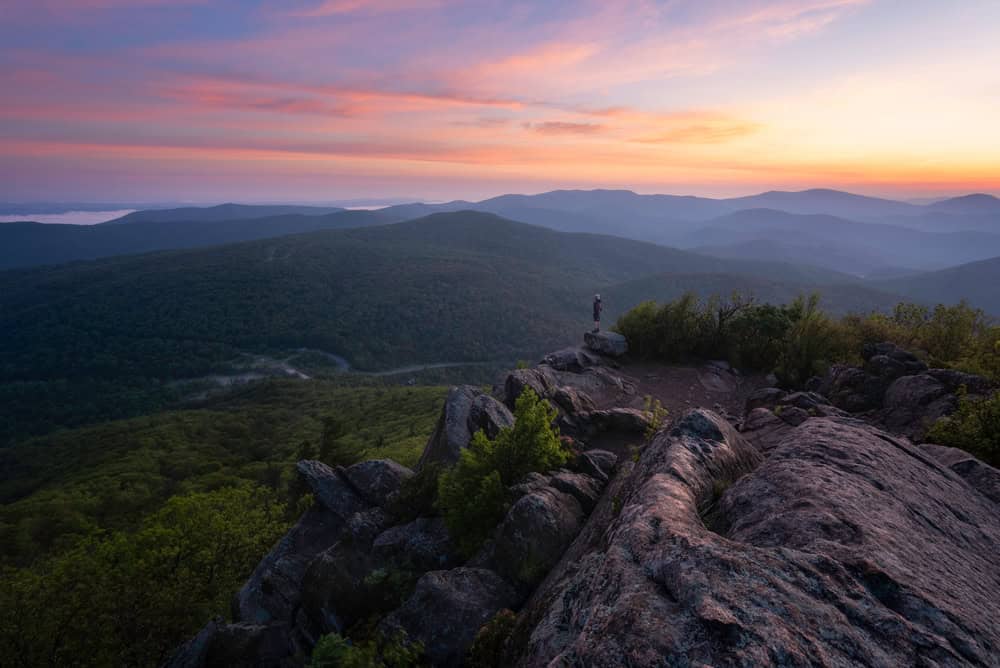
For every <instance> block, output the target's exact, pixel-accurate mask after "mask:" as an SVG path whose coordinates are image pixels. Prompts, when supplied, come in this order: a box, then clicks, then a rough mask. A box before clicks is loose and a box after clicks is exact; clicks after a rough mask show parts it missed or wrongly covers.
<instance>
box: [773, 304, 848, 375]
mask: <svg viewBox="0 0 1000 668" xmlns="http://www.w3.org/2000/svg"><path fill="white" fill-rule="evenodd" d="M788 313H789V316H790V318H791V320H792V326H791V328H790V329H789V330H788V333H787V335H786V336H785V341H784V345H783V347H782V351H781V354H780V356H779V358H778V364H777V366H776V367H775V369H774V372H775V374H776V375H777V376H778V380H779V381H780V382H781V383H782V384H783V385H785V386H788V387H801V386H802V385H803V384H804V383H805V382H806V381H807V380H809V378H811V377H812V376H814V375H817V374H822V373H824V372H825V371H826V370H827V368H829V366H830V364H832V363H833V362H836V361H837V360H841V359H844V358H846V357H848V356H849V355H850V353H851V342H850V339H849V337H848V336H847V335H846V330H845V329H844V327H842V326H841V325H840V324H839V323H836V322H834V321H833V320H831V319H830V318H829V317H828V316H827V315H826V314H825V313H823V312H822V311H821V310H820V309H819V295H818V294H812V295H810V296H809V297H808V298H803V297H799V298H797V299H796V300H795V301H794V302H792V304H791V305H790V306H789V308H788Z"/></svg>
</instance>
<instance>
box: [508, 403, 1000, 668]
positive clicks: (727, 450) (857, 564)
mask: <svg viewBox="0 0 1000 668" xmlns="http://www.w3.org/2000/svg"><path fill="white" fill-rule="evenodd" d="M758 411H760V413H758ZM767 412H768V411H767V410H766V409H764V408H757V409H756V410H755V411H753V412H752V415H753V417H754V420H755V421H758V420H759V417H758V416H761V415H762V414H766V413H767ZM776 427H777V426H776ZM771 433H772V436H773V438H775V439H777V442H769V443H765V444H762V445H763V447H759V448H755V447H753V446H752V445H750V444H749V443H748V442H747V441H745V440H744V439H743V438H742V436H740V435H739V434H737V433H736V432H735V431H733V430H732V428H731V427H730V426H729V425H728V424H727V423H726V422H725V421H724V420H722V419H721V418H719V417H718V416H714V415H712V414H710V413H707V412H705V411H694V412H692V413H689V414H687V415H686V416H684V418H682V420H681V421H680V422H679V423H678V424H677V425H676V427H675V428H674V429H672V430H670V431H663V432H661V433H660V434H659V435H658V436H657V437H656V439H655V440H654V441H653V443H651V444H650V445H649V446H648V447H647V448H646V449H645V450H644V451H643V453H642V456H641V458H640V460H639V461H638V463H636V464H635V466H634V468H632V469H631V472H630V473H629V474H628V477H627V479H626V480H625V481H624V482H623V483H622V484H623V487H622V488H621V489H620V490H618V489H611V490H609V491H608V492H606V493H605V497H607V496H608V495H609V494H610V495H613V496H614V499H613V500H612V507H611V508H608V507H607V506H606V505H604V502H603V501H602V505H601V506H599V508H598V510H597V511H595V513H594V515H592V516H591V520H590V523H596V522H605V523H606V524H603V525H601V524H598V525H597V526H595V527H593V528H592V527H591V526H590V523H588V526H587V527H585V529H584V530H583V532H582V533H581V534H580V537H579V538H578V539H577V541H576V542H574V544H573V546H572V547H571V548H570V549H569V551H568V552H567V554H566V555H565V557H564V558H563V560H561V561H560V563H559V564H558V565H557V566H556V568H555V569H554V571H553V572H552V573H550V574H549V576H548V577H547V578H546V580H545V582H544V583H543V585H542V586H541V587H540V588H539V589H538V590H537V591H536V592H535V593H534V594H533V595H532V598H531V600H530V601H529V602H528V604H527V605H526V606H525V608H524V610H523V611H522V612H521V614H520V615H519V618H518V626H517V628H515V630H514V633H513V635H512V636H511V637H512V640H511V641H510V642H509V644H508V649H507V656H506V657H505V661H504V664H505V665H512V666H514V665H520V666H541V665H586V666H615V665H626V664H627V665H630V666H663V665H690V666H694V665H712V666H750V665H782V666H810V665H823V666H855V665H867V666H915V665H926V666H929V665H939V666H958V665H981V666H995V665H997V649H998V648H1000V627H998V626H997V625H996V624H995V623H994V620H996V619H1000V597H998V596H997V595H996V592H997V591H1000V561H998V560H997V558H996V555H997V554H1000V514H998V513H997V512H996V505H995V504H994V503H993V502H991V501H990V500H989V499H988V498H987V497H986V496H984V495H982V494H980V493H978V492H977V491H976V490H974V489H973V488H972V487H970V486H969V485H968V484H967V483H966V482H965V481H964V480H963V479H962V478H960V477H959V476H958V475H956V473H955V471H953V470H952V469H950V468H948V467H946V466H943V465H942V464H940V463H939V462H938V461H937V460H936V459H934V458H933V457H931V456H930V455H928V454H926V453H925V452H923V451H921V450H920V449H918V448H916V447H915V446H913V445H911V444H910V443H908V442H907V441H906V440H904V439H900V438H898V437H894V436H892V435H890V434H887V433H885V432H883V431H880V430H878V429H876V428H875V427H872V426H870V425H867V424H865V423H862V422H860V421H858V420H854V419H845V418H838V417H833V418H826V417H814V418H811V419H808V420H806V421H805V422H803V423H802V424H800V425H799V426H798V427H791V426H788V425H785V426H784V427H777V428H775V429H773V431H772V432H771ZM760 452H766V453H767V454H766V458H764V457H763V456H762V455H761V454H759V453H760ZM616 484H617V480H616ZM615 500H617V501H615Z"/></svg>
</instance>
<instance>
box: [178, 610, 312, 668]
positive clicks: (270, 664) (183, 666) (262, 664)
mask: <svg viewBox="0 0 1000 668" xmlns="http://www.w3.org/2000/svg"><path fill="white" fill-rule="evenodd" d="M294 653H295V649H294V644H293V643H292V640H291V638H290V636H289V632H288V626H287V625H284V624H270V625H260V624H245V623H237V624H223V623H222V622H219V621H211V622H209V623H208V624H207V625H206V626H205V627H204V628H203V629H202V630H201V631H200V632H199V633H198V635H196V636H195V637H194V638H193V639H191V640H190V641H188V642H187V643H185V644H184V645H181V646H180V647H179V648H178V649H177V651H175V652H174V654H173V655H172V656H171V657H170V658H169V659H167V661H166V662H165V663H164V664H163V665H164V668H203V667H205V666H255V667H259V668H284V667H285V666H291V665H293V664H294V661H293V654H294Z"/></svg>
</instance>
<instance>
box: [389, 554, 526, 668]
mask: <svg viewBox="0 0 1000 668" xmlns="http://www.w3.org/2000/svg"><path fill="white" fill-rule="evenodd" d="M517 600H518V595H517V593H516V592H515V591H514V589H513V588H512V587H511V586H510V585H509V584H508V583H507V582H505V581H504V580H503V578H501V577H500V576H499V575H497V574H496V573H494V572H493V571H489V570H486V569H483V568H453V569H452V570H450V571H432V572H430V573H427V574H426V575H424V576H423V577H422V578H420V580H419V581H418V582H417V586H416V589H415V590H414V592H413V595H412V596H411V597H410V598H409V599H408V600H407V601H406V603H404V604H403V605H402V607H400V608H399V609H398V610H396V611H395V612H393V613H392V614H390V615H389V616H388V617H386V618H385V619H384V620H382V622H381V623H380V624H379V628H380V630H381V631H382V632H383V633H385V634H386V635H387V636H389V637H393V636H394V635H396V634H397V633H398V632H399V631H403V632H404V633H405V634H406V637H407V638H409V639H410V640H411V641H413V642H419V643H421V644H422V645H423V647H424V652H425V653H426V655H427V658H428V659H430V661H431V662H432V664H433V665H434V666H458V665H461V663H462V659H463V658H464V656H465V653H466V651H467V650H468V648H469V646H470V645H472V641H473V639H475V637H476V632H478V631H479V629H480V627H482V625H483V624H485V623H486V622H488V621H489V620H490V619H492V617H493V615H495V614H496V613H497V612H498V611H500V610H502V609H504V608H509V607H512V606H514V605H515V604H516V603H517Z"/></svg>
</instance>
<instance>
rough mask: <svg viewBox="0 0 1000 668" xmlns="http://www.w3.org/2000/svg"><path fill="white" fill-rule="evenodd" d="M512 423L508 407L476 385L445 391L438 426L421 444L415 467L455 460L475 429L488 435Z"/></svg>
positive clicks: (494, 434)
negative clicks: (424, 444) (422, 448)
mask: <svg viewBox="0 0 1000 668" xmlns="http://www.w3.org/2000/svg"><path fill="white" fill-rule="evenodd" d="M513 424H514V416H513V415H512V414H511V412H510V411H509V410H508V409H507V407H505V406H504V405H503V404H501V403H500V402H499V401H497V400H496V399H494V398H493V397H491V396H489V395H487V394H485V393H484V392H483V391H482V390H480V389H479V388H478V387H474V386H472V385H462V386H459V387H453V388H451V390H449V392H448V397H447V399H445V402H444V407H443V408H442V409H441V416H440V417H439V418H438V423H437V426H436V427H435V428H434V433H433V434H431V437H430V439H429V440H428V441H427V445H426V446H424V451H423V453H422V454H421V455H420V461H419V462H418V463H417V468H422V467H424V466H427V465H428V464H433V463H441V464H446V465H448V464H454V463H455V462H457V461H458V458H459V453H461V451H462V449H463V448H466V447H468V445H469V441H471V440H472V435H473V434H475V433H476V432H477V431H479V430H480V429H482V430H483V431H485V432H486V434H487V435H488V436H491V437H494V436H496V434H497V433H499V431H500V429H503V428H505V427H511V426H513Z"/></svg>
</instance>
